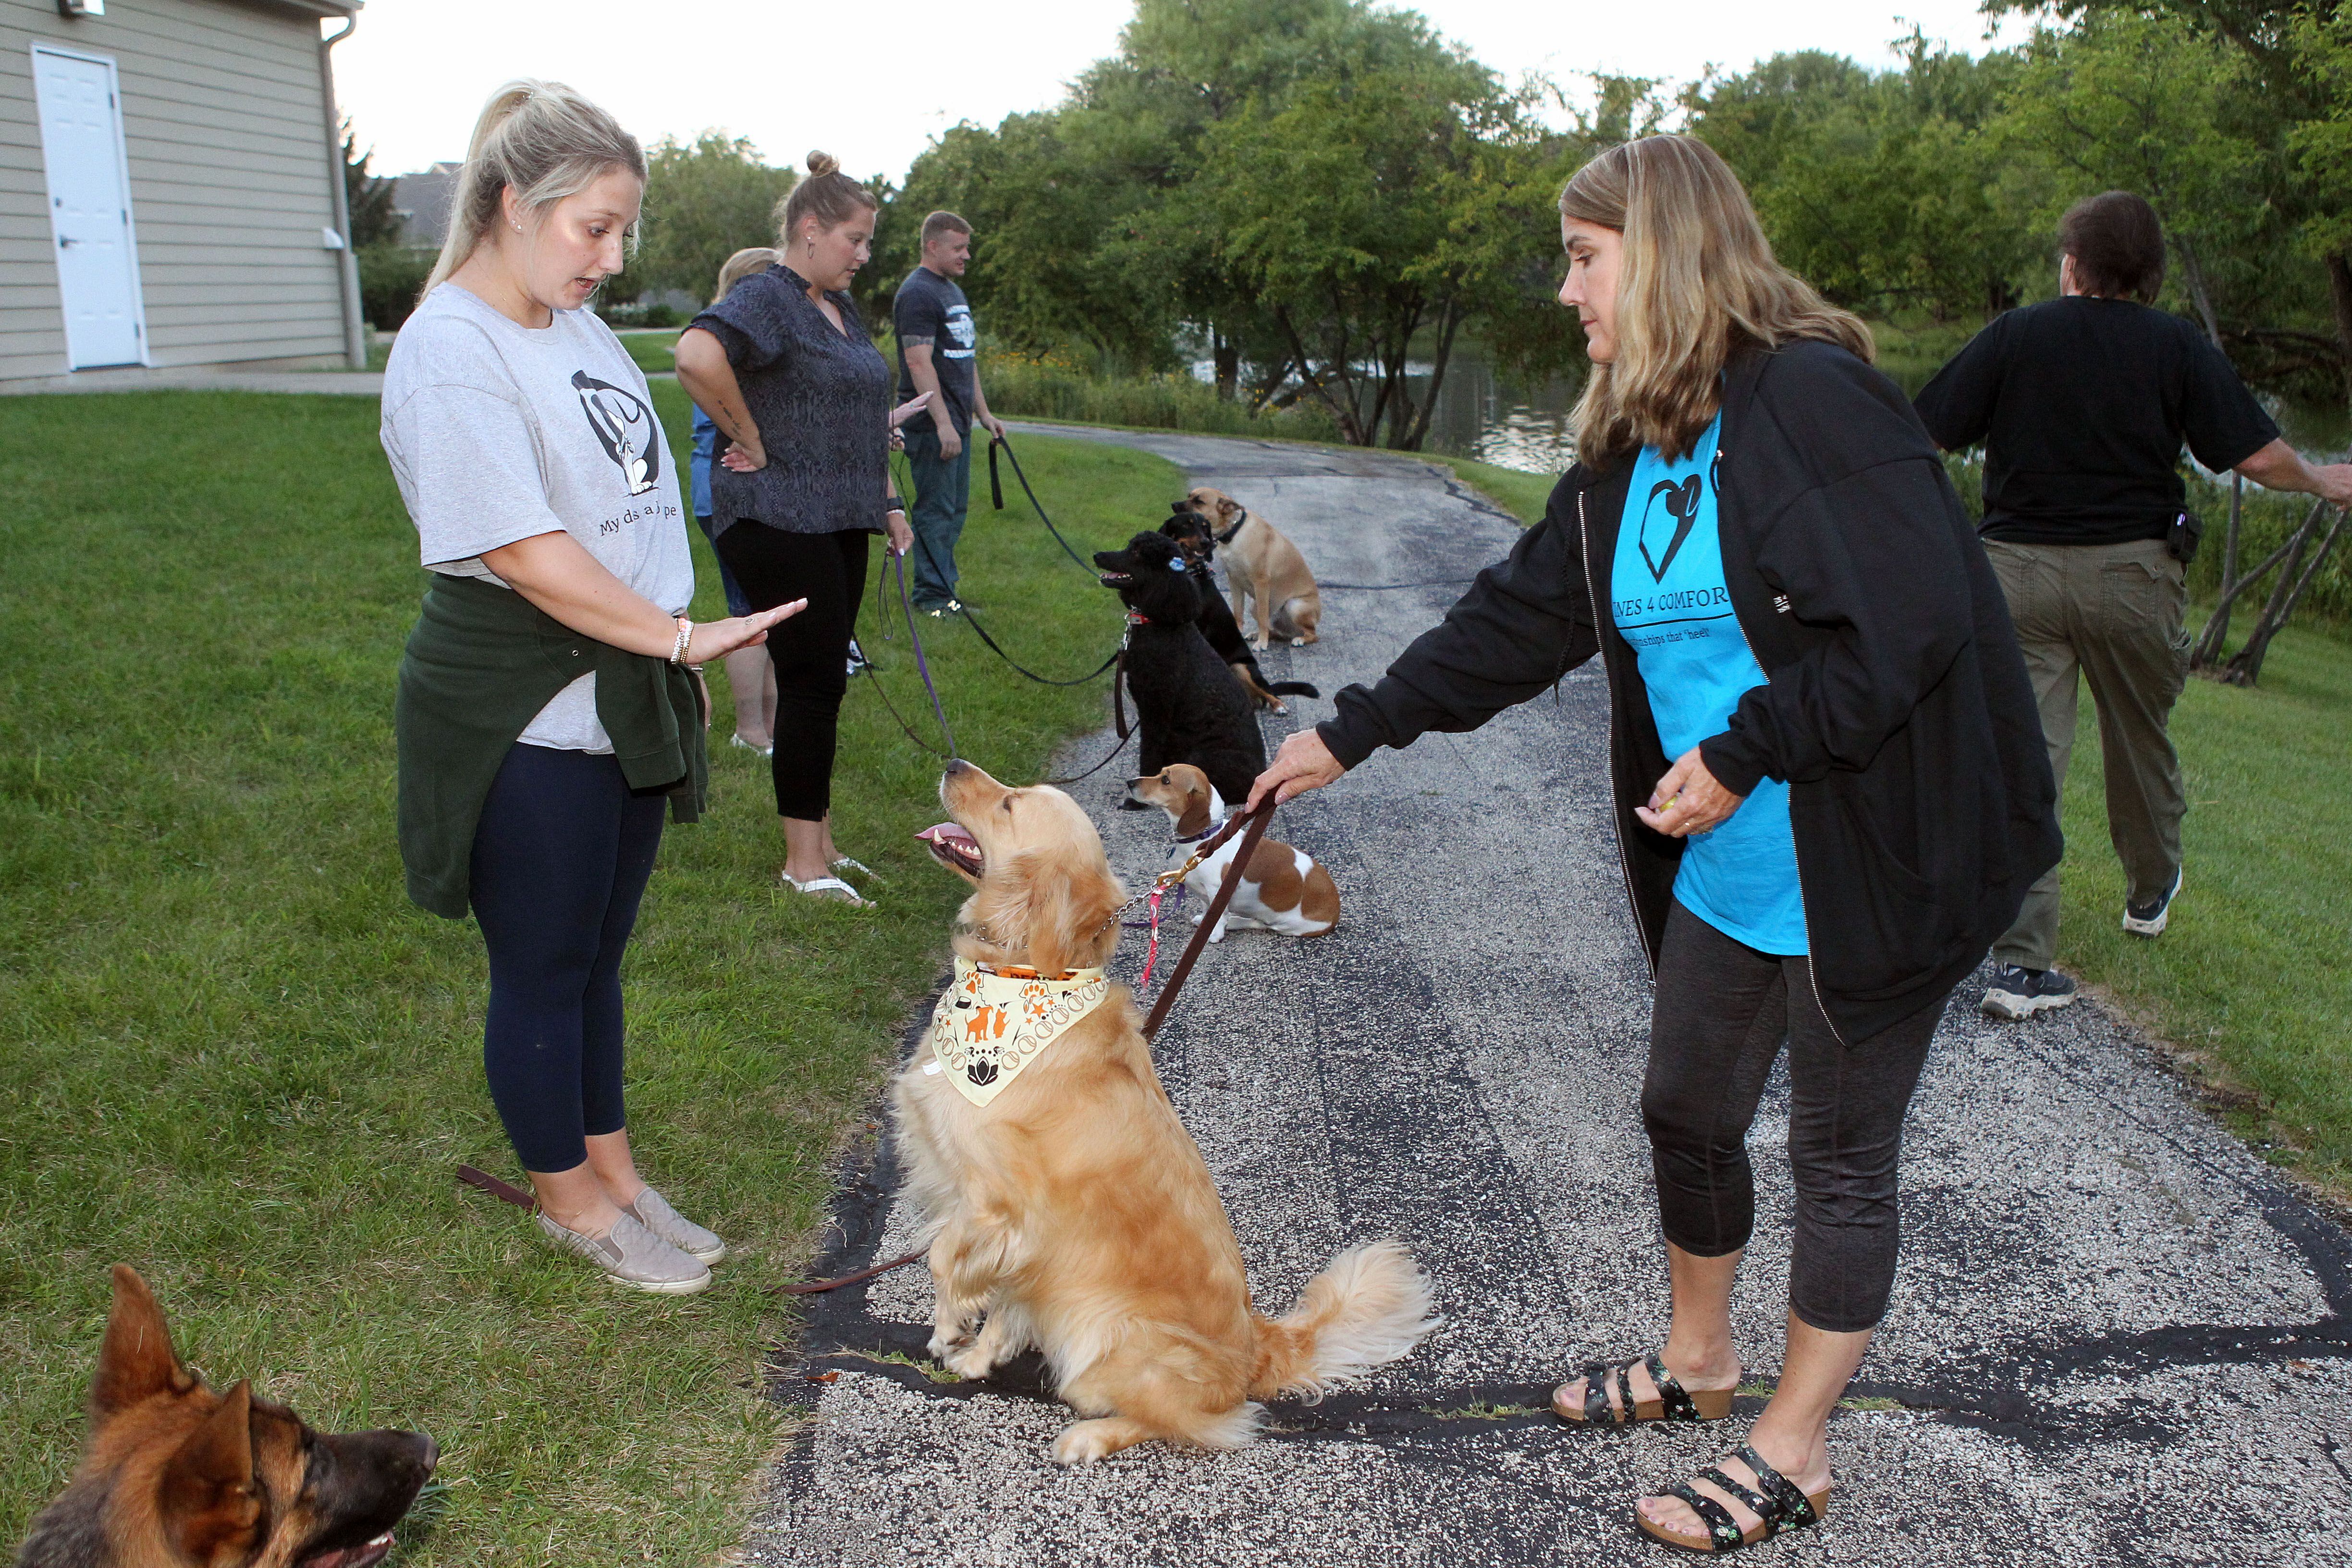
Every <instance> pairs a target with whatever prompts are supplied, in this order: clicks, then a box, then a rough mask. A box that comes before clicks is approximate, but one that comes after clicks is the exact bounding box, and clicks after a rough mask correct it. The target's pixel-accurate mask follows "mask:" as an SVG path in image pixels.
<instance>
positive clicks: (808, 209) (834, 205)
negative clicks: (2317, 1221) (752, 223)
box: [775, 153, 881, 249]
mask: <svg viewBox="0 0 2352 1568" xmlns="http://www.w3.org/2000/svg"><path fill="white" fill-rule="evenodd" d="M880 206H881V204H880V203H879V202H877V201H876V200H875V199H874V193H873V192H871V191H869V190H867V189H866V187H865V186H864V185H861V184H858V183H857V182H856V180H853V179H851V178H850V177H849V176H848V175H846V174H843V173H842V172H841V160H840V159H838V158H836V157H835V156H834V155H833V154H832V153H810V154H809V155H808V178H807V179H805V180H803V181H801V182H800V183H799V184H795V185H793V188H792V192H791V194H790V195H786V196H785V197H784V199H783V200H782V201H781V202H778V203H777V204H776V215H775V216H776V246H777V248H779V249H783V248H786V247H790V246H791V244H792V243H793V231H794V230H795V229H797V228H799V227H800V226H801V219H803V218H804V217H814V218H815V219H816V221H817V222H818V223H819V224H820V225H822V226H824V227H826V228H838V227H840V226H842V225H843V224H845V223H846V222H848V221H849V220H850V219H851V218H854V217H856V216H857V215H858V214H860V213H869V212H874V211H876V210H877V209H878V208H879V207H880Z"/></svg>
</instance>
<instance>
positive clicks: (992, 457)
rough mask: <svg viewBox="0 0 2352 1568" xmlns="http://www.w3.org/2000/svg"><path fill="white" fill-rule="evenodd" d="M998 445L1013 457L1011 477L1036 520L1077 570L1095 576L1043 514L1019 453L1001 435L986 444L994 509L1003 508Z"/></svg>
mask: <svg viewBox="0 0 2352 1568" xmlns="http://www.w3.org/2000/svg"><path fill="white" fill-rule="evenodd" d="M998 447H1003V449H1004V455H1005V456H1006V457H1007V458H1012V459H1013V478H1014V479H1018V480H1020V481H1021V493H1022V494H1024V495H1025V496H1027V497H1028V498H1029V504H1030V505H1031V506H1033V507H1035V508H1036V509H1037V521H1040V522H1042V523H1044V524H1045V531H1046V532H1048V533H1050V534H1052V535H1053V536H1054V542H1055V543H1056V544H1058V545H1060V546H1061V547H1062V553H1063V554H1065V555H1066V556H1068V557H1069V558H1070V559H1071V560H1072V561H1074V562H1076V563H1077V568H1078V570H1079V571H1081V572H1084V573H1085V574H1087V576H1089V577H1093V576H1096V575H1097V573H1096V571H1095V568H1094V566H1093V564H1092V563H1089V562H1088V561H1087V558H1086V557H1085V556H1083V555H1080V554H1079V553H1078V552H1076V551H1075V550H1073V549H1071V548H1070V542H1069V541H1068V540H1066V539H1065V538H1063V537H1062V531H1061V530H1060V529H1058V528H1055V526H1054V520H1053V519H1052V518H1050V517H1048V516H1047V515H1045V502H1044V501H1041V500H1038V499H1037V492H1036V491H1035V490H1034V489H1030V487H1029V476H1028V475H1027V474H1025V473H1023V472H1022V471H1021V454H1020V453H1018V452H1016V451H1014V450H1013V442H1012V440H1011V439H1010V438H1009V437H1003V436H999V437H995V438H994V439H992V440H991V441H990V442H989V444H988V496H989V499H990V500H992V501H994V502H995V503H996V510H999V511H1003V510H1004V484H1003V480H1001V479H998V478H997V474H996V451H997V448H998Z"/></svg>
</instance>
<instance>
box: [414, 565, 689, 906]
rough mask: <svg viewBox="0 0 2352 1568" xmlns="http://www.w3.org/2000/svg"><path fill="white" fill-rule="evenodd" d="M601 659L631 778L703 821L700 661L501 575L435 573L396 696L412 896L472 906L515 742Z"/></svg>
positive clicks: (617, 742)
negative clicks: (647, 646) (626, 641)
mask: <svg viewBox="0 0 2352 1568" xmlns="http://www.w3.org/2000/svg"><path fill="white" fill-rule="evenodd" d="M592 670H593V672H594V673H595V676H596V718H597V721H599V722H600V723H602V724H603V725H604V732H605V733H606V734H607V735H609V736H611V737H612V740H613V755H614V761H616V762H618V763H620V764H621V774H622V776H623V777H624V778H625V779H627V780H628V784H629V787H630V788H631V789H634V790H656V791H660V792H662V793H665V794H667V795H668V796H669V797H670V816H671V817H672V819H673V820H675V821H678V822H692V821H694V820H696V819H697V818H698V817H699V816H701V815H702V806H703V800H704V797H705V794H706V791H707V789H708V786H709V753H708V752H706V751H705V750H704V747H703V731H702V724H703V712H702V699H701V695H700V693H699V691H698V689H697V687H696V684H695V680H694V677H693V676H692V675H691V674H690V673H688V671H687V670H685V669H683V668H679V667H678V666H677V665H674V664H671V663H670V662H668V661H667V659H661V658H648V657H647V656H646V655H644V654H635V653H630V652H628V651H627V650H626V649H624V648H617V647H613V646H612V645H611V644H610V643H602V642H598V641H597V640H596V639H595V638H594V637H588V636H586V635H584V634H583V633H580V632H575V631H573V630H572V628H571V627H569V626H565V625H564V624H563V623H562V622H561V621H559V620H557V619H556V618H555V617H554V616H551V615H549V614H548V613H547V612H546V611H544V610H541V609H540V608H539V607H538V606H537V605H533V604H532V603H531V602H530V600H528V599H526V598H524V597H523V596H522V595H520V594H518V593H515V592H513V591H512V590H511V589H508V588H502V587H499V585H498V584H495V583H486V582H483V581H482V580H481V579H479V578H477V577H451V576H447V575H445V574H438V573H436V574H434V576H433V582H432V585H431V586H430V587H428V588H426V589H425V605H424V610H423V613H422V614H421V615H420V616H418V618H417V622H416V629H415V631H413V632H411V633H410V634H409V635H408V648H407V651H406V652H405V653H404V655H403V656H402V658H401V661H400V692H399V696H398V697H397V699H396V700H394V705H393V733H394V737H395V738H396V740H397V741H398V743H399V748H400V858H401V860H402V862H403V863H404V865H405V866H406V868H407V871H408V896H409V897H410V898H411V899H413V900H415V901H416V902H417V903H419V904H421V905H423V906H424V907H425V909H428V910H432V911H433V912H434V913H435V914H436V915H446V916H447V917H448V918H449V919H451V920H463V919H464V918H465V917H466V915H467V913H468V912H469V910H470V908H471V905H470V900H469V894H470V892H471V888H470V883H469V868H470V863H471V861H472V858H473V852H474V829H475V827H476V826H477V825H478V824H479V822H480V821H481V816H482V802H483V801H484V800H485V799H487V798H488V795H489V793H490V783H491V781H492V780H494V779H495V778H497V777H498V773H499V764H500V763H504V762H505V761H506V755H507V750H508V748H509V747H510V746H512V745H513V744H514V742H515V738H516V737H517V736H519V735H520V734H521V733H522V732H523V731H524V729H525V728H526V727H528V726H529V725H530V721H531V720H532V719H533V718H535V717H536V716H537V715H538V713H539V710H541V709H542V708H544V707H546V706H547V705H548V703H549V702H551V701H552V700H554V698H555V694H556V693H557V692H559V691H561V690H562V689H564V688H565V687H566V686H569V685H571V684H572V682H573V681H574V680H577V679H579V678H580V677H582V676H583V675H586V674H588V673H589V672H591V671H592Z"/></svg>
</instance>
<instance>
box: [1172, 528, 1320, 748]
mask: <svg viewBox="0 0 2352 1568" xmlns="http://www.w3.org/2000/svg"><path fill="white" fill-rule="evenodd" d="M1160 532H1162V533H1164V534H1166V535H1167V536H1168V537H1169V538H1171V539H1172V540H1174V541H1175V542H1176V548H1177V549H1179V550H1181V551H1182V552H1184V563H1185V565H1186V566H1188V567H1190V568H1191V569H1192V583H1193V585H1194V586H1195V587H1197V588H1199V589H1200V590H1201V623H1200V624H1201V635H1202V637H1206V638H1208V639H1209V646H1210V647H1213V648H1214V649H1216V650H1217V657H1218V658H1222V659H1223V660H1224V661H1225V662H1226V663H1227V664H1229V665H1231V666H1232V667H1233V671H1234V674H1235V675H1237V676H1239V677H1241V682H1242V684H1243V685H1244V686H1245V687H1247V688H1248V689H1249V694H1250V695H1251V696H1252V697H1253V698H1255V699H1256V700H1257V705H1258V706H1259V707H1261V708H1265V709H1269V710H1272V711H1274V712H1276V713H1287V712H1289V711H1290V710H1289V709H1287V708H1285V707H1284V706H1283V705H1282V699H1283V698H1285V697H1320V696H1322V695H1323V694H1322V693H1321V692H1320V691H1318V690H1317V689H1315V688H1314V687H1313V686H1311V685H1309V684H1308V683H1307V682H1306V681H1304V680H1268V679H1266V678H1265V671H1264V670H1263V669H1260V668H1258V667H1257V655H1256V654H1255V653H1253V652H1251V651H1250V645H1249V639H1248V638H1247V637H1244V636H1242V628H1241V626H1240V625H1239V624H1238V623H1237V622H1235V621H1234V612H1233V608H1232V606H1231V605H1227V604H1226V603H1225V596H1224V595H1223V594H1220V593H1219V592H1217V580H1216V578H1215V577H1214V576H1213V575H1212V574H1210V571H1209V563H1210V562H1212V561H1213V560H1214V559H1216V554H1217V532H1216V530H1215V529H1213V528H1211V527H1210V526H1209V520H1208V519H1207V518H1205V517H1202V515H1201V514H1200V513H1199V512H1197V511H1194V510H1192V508H1191V507H1189V506H1187V505H1186V504H1185V503H1184V502H1182V501H1181V500H1180V501H1178V502H1176V503H1175V507H1174V515H1173V516H1171V517H1170V518H1169V520H1168V521H1166V522H1163V523H1161V524H1160Z"/></svg>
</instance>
